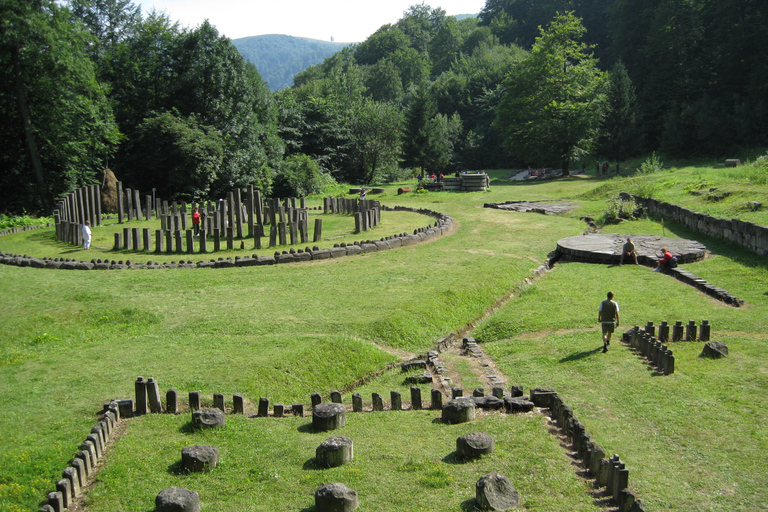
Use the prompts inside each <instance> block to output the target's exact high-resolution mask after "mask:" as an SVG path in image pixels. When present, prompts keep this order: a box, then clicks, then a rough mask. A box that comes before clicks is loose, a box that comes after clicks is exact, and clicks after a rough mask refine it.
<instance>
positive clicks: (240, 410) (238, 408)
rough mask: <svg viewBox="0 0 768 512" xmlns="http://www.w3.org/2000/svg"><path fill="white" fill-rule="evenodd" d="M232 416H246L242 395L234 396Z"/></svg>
mask: <svg viewBox="0 0 768 512" xmlns="http://www.w3.org/2000/svg"><path fill="white" fill-rule="evenodd" d="M232 414H245V402H244V401H243V395H242V393H235V394H234V395H232Z"/></svg>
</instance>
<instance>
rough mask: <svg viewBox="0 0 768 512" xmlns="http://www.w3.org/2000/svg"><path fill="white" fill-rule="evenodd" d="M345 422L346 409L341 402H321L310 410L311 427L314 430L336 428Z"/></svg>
mask: <svg viewBox="0 0 768 512" xmlns="http://www.w3.org/2000/svg"><path fill="white" fill-rule="evenodd" d="M346 423H347V417H346V409H345V408H344V406H343V405H342V404H337V403H333V402H323V403H321V404H319V405H317V406H316V407H315V408H314V409H313V410H312V427H313V428H314V429H315V430H336V429H337V428H341V427H343V426H344V425H345V424H346Z"/></svg>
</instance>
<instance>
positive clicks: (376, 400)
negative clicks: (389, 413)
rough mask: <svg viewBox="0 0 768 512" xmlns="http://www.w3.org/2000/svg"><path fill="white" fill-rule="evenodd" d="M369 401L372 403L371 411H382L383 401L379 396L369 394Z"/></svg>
mask: <svg viewBox="0 0 768 512" xmlns="http://www.w3.org/2000/svg"><path fill="white" fill-rule="evenodd" d="M371 401H372V402H373V405H372V407H373V410H374V411H383V410H384V400H382V399H381V395H380V394H378V393H371Z"/></svg>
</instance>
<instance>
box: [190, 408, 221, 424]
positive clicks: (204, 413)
mask: <svg viewBox="0 0 768 512" xmlns="http://www.w3.org/2000/svg"><path fill="white" fill-rule="evenodd" d="M226 423H227V420H226V418H225V417H224V413H223V412H222V411H221V409H198V410H196V411H194V412H193V413H192V424H193V425H194V426H195V427H196V428H216V427H223V426H224V425H226Z"/></svg>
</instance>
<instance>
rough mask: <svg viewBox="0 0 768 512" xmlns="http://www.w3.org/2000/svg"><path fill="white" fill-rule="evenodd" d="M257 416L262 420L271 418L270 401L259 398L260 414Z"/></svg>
mask: <svg viewBox="0 0 768 512" xmlns="http://www.w3.org/2000/svg"><path fill="white" fill-rule="evenodd" d="M256 415H257V416H258V417H260V418H266V417H267V416H269V399H268V398H266V397H261V398H259V412H258V413H256Z"/></svg>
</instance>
